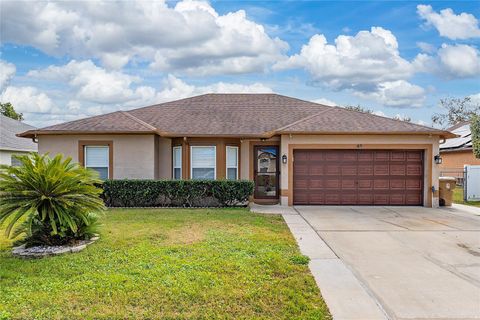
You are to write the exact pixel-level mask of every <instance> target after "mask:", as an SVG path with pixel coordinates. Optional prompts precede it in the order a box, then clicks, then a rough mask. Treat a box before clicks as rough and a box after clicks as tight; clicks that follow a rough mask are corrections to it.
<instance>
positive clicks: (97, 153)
mask: <svg viewBox="0 0 480 320" xmlns="http://www.w3.org/2000/svg"><path fill="white" fill-rule="evenodd" d="M84 148H85V168H90V169H93V170H95V171H97V172H98V173H99V175H100V179H102V180H105V179H108V178H109V173H108V171H109V170H108V168H109V154H110V153H109V147H108V146H85V147H84Z"/></svg>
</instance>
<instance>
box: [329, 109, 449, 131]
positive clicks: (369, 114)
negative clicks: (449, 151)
mask: <svg viewBox="0 0 480 320" xmlns="http://www.w3.org/2000/svg"><path fill="white" fill-rule="evenodd" d="M332 108H338V109H341V110H345V111H347V112H356V113H360V114H364V115H367V116H374V117H377V118H382V119H388V120H393V121H401V122H404V123H406V124H409V125H412V126H417V127H421V128H427V129H430V130H431V129H433V130H435V131H445V130H442V129H437V128H433V127H429V126H425V125H422V124H418V123H413V122H408V121H403V120H400V119H395V118H390V117H387V116H380V115H378V114H375V113H368V112H363V111H358V110H351V109H347V108H345V107H339V106H332Z"/></svg>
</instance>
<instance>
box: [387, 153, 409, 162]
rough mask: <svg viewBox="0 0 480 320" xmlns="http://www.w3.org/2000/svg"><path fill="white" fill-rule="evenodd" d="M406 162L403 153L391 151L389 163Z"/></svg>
mask: <svg viewBox="0 0 480 320" xmlns="http://www.w3.org/2000/svg"><path fill="white" fill-rule="evenodd" d="M405 160H406V155H405V151H391V152H390V161H400V162H404V161H405Z"/></svg>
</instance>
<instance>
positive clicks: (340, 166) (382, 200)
mask: <svg viewBox="0 0 480 320" xmlns="http://www.w3.org/2000/svg"><path fill="white" fill-rule="evenodd" d="M293 169H294V170H293V174H294V178H293V187H294V190H293V192H294V199H293V200H294V204H318V205H321V204H325V205H337V204H338V205H340V204H352V205H353V204H361V205H421V204H422V201H423V179H424V176H423V170H424V169H423V151H422V150H295V151H294V163H293Z"/></svg>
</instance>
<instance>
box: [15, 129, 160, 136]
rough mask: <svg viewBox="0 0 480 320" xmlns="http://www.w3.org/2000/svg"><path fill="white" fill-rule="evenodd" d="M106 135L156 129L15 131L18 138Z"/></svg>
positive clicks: (139, 132) (151, 132)
mask: <svg viewBox="0 0 480 320" xmlns="http://www.w3.org/2000/svg"><path fill="white" fill-rule="evenodd" d="M75 134H76V135H79V134H85V135H96V134H98V135H106V134H122V135H123V134H157V132H156V131H153V130H152V131H112V130H102V131H85V130H79V131H76V130H29V131H25V132H22V133H17V134H16V136H17V137H20V138H35V137H36V136H39V135H75Z"/></svg>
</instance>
